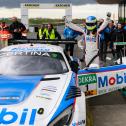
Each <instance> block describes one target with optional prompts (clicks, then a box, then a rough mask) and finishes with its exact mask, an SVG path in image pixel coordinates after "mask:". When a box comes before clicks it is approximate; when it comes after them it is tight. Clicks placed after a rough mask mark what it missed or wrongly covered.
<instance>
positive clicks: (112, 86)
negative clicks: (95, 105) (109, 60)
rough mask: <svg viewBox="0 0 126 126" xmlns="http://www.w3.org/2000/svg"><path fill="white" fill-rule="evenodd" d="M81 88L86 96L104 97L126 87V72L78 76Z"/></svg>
mask: <svg viewBox="0 0 126 126" xmlns="http://www.w3.org/2000/svg"><path fill="white" fill-rule="evenodd" d="M78 82H79V86H80V88H81V89H82V90H83V91H84V92H85V95H86V96H93V95H102V94H106V93H108V92H112V91H115V90H118V89H120V88H123V87H125V86H126V72H125V70H118V71H109V72H102V73H101V72H99V73H96V74H92V73H91V74H83V75H82V74H81V75H79V76H78Z"/></svg>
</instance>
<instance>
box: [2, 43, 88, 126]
mask: <svg viewBox="0 0 126 126" xmlns="http://www.w3.org/2000/svg"><path fill="white" fill-rule="evenodd" d="M76 65H77V64H76V63H75V62H74V61H71V60H70V58H69V56H67V54H65V53H64V51H63V48H62V47H60V46H56V45H51V44H33V43H32V44H30V43H29V44H18V45H11V46H8V47H5V48H3V49H1V50H0V66H1V67H0V125H1V126H5V125H7V126H78V125H79V126H85V125H86V109H85V95H84V93H83V92H82V91H81V90H80V89H79V88H78V81H77V71H76V70H77V69H76Z"/></svg>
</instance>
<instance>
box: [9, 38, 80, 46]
mask: <svg viewBox="0 0 126 126" xmlns="http://www.w3.org/2000/svg"><path fill="white" fill-rule="evenodd" d="M28 43H31V44H53V45H59V44H77V40H73V39H72V40H66V39H61V40H50V39H46V40H39V39H9V40H8V45H14V44H28Z"/></svg>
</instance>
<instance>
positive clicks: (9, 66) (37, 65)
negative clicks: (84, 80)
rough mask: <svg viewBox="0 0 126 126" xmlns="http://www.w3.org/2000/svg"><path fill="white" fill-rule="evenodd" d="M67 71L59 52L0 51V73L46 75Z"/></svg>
mask: <svg viewBox="0 0 126 126" xmlns="http://www.w3.org/2000/svg"><path fill="white" fill-rule="evenodd" d="M67 71H68V67H67V65H66V63H65V60H64V58H63V56H62V54H61V53H57V52H48V53H47V52H36V53H34V54H33V53H30V52H29V53H28V52H27V53H21V54H14V53H12V52H0V74H3V75H48V74H62V73H65V72H67Z"/></svg>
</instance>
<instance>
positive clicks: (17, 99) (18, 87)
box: [0, 73, 72, 126]
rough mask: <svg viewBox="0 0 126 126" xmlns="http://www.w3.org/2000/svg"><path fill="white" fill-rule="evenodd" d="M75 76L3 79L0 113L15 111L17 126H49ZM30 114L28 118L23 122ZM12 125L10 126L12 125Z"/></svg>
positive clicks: (69, 74) (0, 88)
mask: <svg viewBox="0 0 126 126" xmlns="http://www.w3.org/2000/svg"><path fill="white" fill-rule="evenodd" d="M71 76H72V73H66V74H59V75H47V76H13V77H12V76H0V105H1V106H0V110H1V111H2V112H8V111H9V112H13V113H16V114H17V115H19V116H18V117H19V119H17V120H15V121H14V122H13V125H15V126H18V125H19V124H21V125H22V120H25V121H24V122H23V123H24V124H25V125H27V126H29V125H37V126H39V125H38V122H39V123H40V122H41V121H42V120H43V121H42V122H41V124H42V126H47V124H48V122H49V121H50V119H51V118H52V117H53V115H54V113H55V112H56V110H57V108H58V106H59V105H60V102H61V100H62V98H63V97H64V93H65V92H66V90H67V88H68V85H69V83H70V80H71ZM24 113H26V116H28V117H27V118H26V117H25V119H22V118H23V117H24V116H25V114H24ZM10 125H11V123H10ZM10 125H9V126H10Z"/></svg>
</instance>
